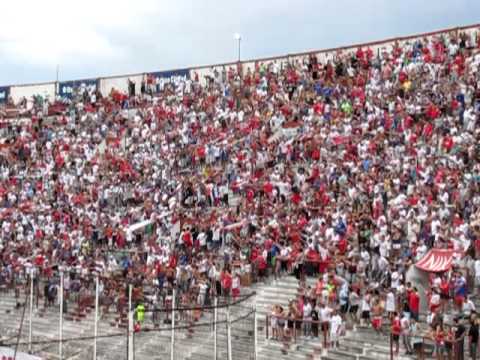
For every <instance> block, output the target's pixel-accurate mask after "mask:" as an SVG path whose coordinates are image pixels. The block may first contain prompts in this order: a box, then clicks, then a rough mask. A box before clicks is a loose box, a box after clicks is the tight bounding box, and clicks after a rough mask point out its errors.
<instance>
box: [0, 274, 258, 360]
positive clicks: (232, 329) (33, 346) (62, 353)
mask: <svg viewBox="0 0 480 360" xmlns="http://www.w3.org/2000/svg"><path fill="white" fill-rule="evenodd" d="M121 280H122V279H113V278H102V277H99V276H86V275H85V276H83V275H82V274H77V273H71V272H69V273H61V272H56V273H54V274H41V275H36V276H33V277H30V276H29V274H26V273H20V274H17V275H16V276H14V277H11V278H8V279H6V278H2V279H1V281H0V310H1V314H0V321H1V324H0V345H3V346H7V347H10V348H14V349H16V350H17V351H19V352H20V351H22V352H28V353H31V354H35V355H38V356H40V357H44V358H50V357H56V358H60V359H104V360H110V359H128V360H130V359H137V360H142V359H175V360H183V359H195V358H202V359H208V358H211V359H229V360H233V359H254V358H255V345H256V342H255V335H256V332H255V322H256V317H255V309H254V306H253V301H252V300H253V299H254V293H252V294H242V295H240V297H238V298H230V297H228V298H227V297H221V296H219V297H216V296H213V295H212V296H207V298H205V297H203V296H202V295H200V294H198V293H195V292H191V291H182V290H181V289H176V288H173V287H168V286H167V287H165V288H164V289H162V291H159V290H158V289H157V288H154V287H151V286H148V285H145V284H142V283H131V284H126V283H125V281H123V282H122V281H121ZM187 290H188V289H187ZM189 297H190V298H189Z"/></svg>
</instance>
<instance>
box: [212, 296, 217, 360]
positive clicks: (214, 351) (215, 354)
mask: <svg viewBox="0 0 480 360" xmlns="http://www.w3.org/2000/svg"><path fill="white" fill-rule="evenodd" d="M217 305H218V297H217V295H215V298H214V299H213V360H217V320H218V312H217Z"/></svg>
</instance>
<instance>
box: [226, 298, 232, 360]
mask: <svg viewBox="0 0 480 360" xmlns="http://www.w3.org/2000/svg"><path fill="white" fill-rule="evenodd" d="M228 301H229V300H228V299H227V354H228V360H232V324H231V322H230V304H229V303H228Z"/></svg>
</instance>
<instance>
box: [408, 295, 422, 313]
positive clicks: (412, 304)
mask: <svg viewBox="0 0 480 360" xmlns="http://www.w3.org/2000/svg"><path fill="white" fill-rule="evenodd" d="M408 307H409V308H410V310H411V311H413V312H415V313H418V312H419V310H420V296H418V294H417V293H415V292H413V291H412V292H411V293H410V297H409V298H408Z"/></svg>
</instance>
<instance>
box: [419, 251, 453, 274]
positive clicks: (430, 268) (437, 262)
mask: <svg viewBox="0 0 480 360" xmlns="http://www.w3.org/2000/svg"><path fill="white" fill-rule="evenodd" d="M455 254H458V255H459V256H461V252H458V251H455V250H450V249H432V250H430V251H429V252H428V253H427V254H426V255H425V256H424V257H423V258H422V259H420V261H418V262H417V263H416V264H415V266H416V267H417V268H419V269H421V270H423V271H427V272H444V271H448V270H450V268H451V267H452V263H453V257H454V255H455Z"/></svg>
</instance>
